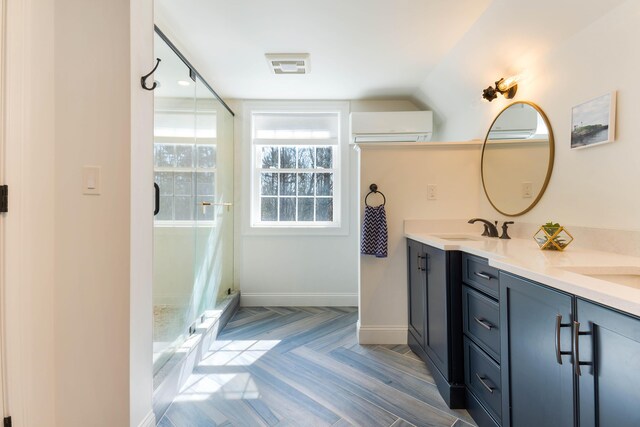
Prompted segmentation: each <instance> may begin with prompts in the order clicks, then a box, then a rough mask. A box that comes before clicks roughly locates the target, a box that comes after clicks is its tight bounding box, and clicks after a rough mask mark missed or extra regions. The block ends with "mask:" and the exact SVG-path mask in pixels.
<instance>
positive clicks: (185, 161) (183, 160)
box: [176, 145, 193, 168]
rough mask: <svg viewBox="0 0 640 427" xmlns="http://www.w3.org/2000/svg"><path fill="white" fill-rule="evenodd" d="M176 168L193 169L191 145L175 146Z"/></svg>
mask: <svg viewBox="0 0 640 427" xmlns="http://www.w3.org/2000/svg"><path fill="white" fill-rule="evenodd" d="M176 166H177V167H179V168H192V167H193V145H176Z"/></svg>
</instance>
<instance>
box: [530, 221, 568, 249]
mask: <svg viewBox="0 0 640 427" xmlns="http://www.w3.org/2000/svg"><path fill="white" fill-rule="evenodd" d="M533 238H534V240H535V241H536V243H537V244H538V246H540V249H545V250H550V251H563V250H564V248H566V247H567V246H569V244H570V243H571V242H573V236H572V235H571V233H569V232H568V231H567V230H566V229H565V228H564V227H563V226H561V225H560V224H558V223H555V224H554V223H553V222H548V223H546V224H544V225H542V226H541V227H540V229H538V231H536V234H534V235H533Z"/></svg>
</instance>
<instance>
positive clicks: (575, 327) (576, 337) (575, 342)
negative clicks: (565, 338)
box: [573, 321, 592, 376]
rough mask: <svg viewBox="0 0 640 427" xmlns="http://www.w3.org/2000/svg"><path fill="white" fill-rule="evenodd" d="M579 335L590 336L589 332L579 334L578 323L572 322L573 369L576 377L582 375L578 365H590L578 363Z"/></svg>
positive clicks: (588, 363) (589, 363)
mask: <svg viewBox="0 0 640 427" xmlns="http://www.w3.org/2000/svg"><path fill="white" fill-rule="evenodd" d="M580 335H591V332H580V322H576V321H574V322H573V369H574V371H575V373H576V375H577V376H580V375H582V370H581V369H580V365H591V364H592V363H591V362H581V361H580Z"/></svg>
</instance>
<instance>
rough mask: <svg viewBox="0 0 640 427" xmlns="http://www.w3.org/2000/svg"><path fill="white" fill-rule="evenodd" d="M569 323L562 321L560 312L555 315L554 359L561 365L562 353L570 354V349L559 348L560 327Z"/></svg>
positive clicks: (569, 324) (568, 325)
mask: <svg viewBox="0 0 640 427" xmlns="http://www.w3.org/2000/svg"><path fill="white" fill-rule="evenodd" d="M570 326H571V323H562V314H558V315H556V360H557V361H558V365H562V355H563V354H571V352H570V351H562V349H561V348H560V328H566V327H570Z"/></svg>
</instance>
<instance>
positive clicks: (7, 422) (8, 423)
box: [4, 417, 13, 427]
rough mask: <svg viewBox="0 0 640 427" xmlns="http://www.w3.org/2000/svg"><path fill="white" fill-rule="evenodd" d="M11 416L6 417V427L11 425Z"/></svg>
mask: <svg viewBox="0 0 640 427" xmlns="http://www.w3.org/2000/svg"><path fill="white" fill-rule="evenodd" d="M12 425H13V424H11V417H4V427H11V426H12Z"/></svg>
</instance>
